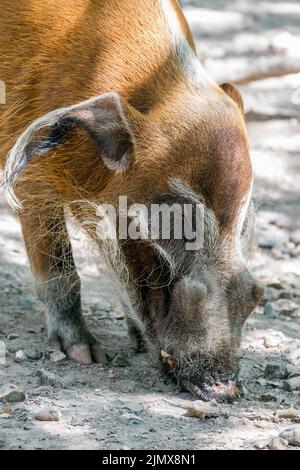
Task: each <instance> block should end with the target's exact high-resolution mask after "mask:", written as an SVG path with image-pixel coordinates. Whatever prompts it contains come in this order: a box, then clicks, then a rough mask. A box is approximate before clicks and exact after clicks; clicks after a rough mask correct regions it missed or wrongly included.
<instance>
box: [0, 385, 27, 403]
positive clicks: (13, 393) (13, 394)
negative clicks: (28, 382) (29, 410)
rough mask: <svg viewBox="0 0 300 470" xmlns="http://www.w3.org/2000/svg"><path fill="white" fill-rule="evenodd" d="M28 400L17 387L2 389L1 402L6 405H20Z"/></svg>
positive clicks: (0, 391) (4, 387)
mask: <svg viewBox="0 0 300 470" xmlns="http://www.w3.org/2000/svg"><path fill="white" fill-rule="evenodd" d="M24 400H26V395H25V393H24V392H22V390H20V389H19V388H18V387H16V386H15V385H11V384H9V385H4V386H3V387H1V388H0V401H2V402H4V403H20V402H22V401H24Z"/></svg>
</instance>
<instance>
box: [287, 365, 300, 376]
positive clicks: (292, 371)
mask: <svg viewBox="0 0 300 470" xmlns="http://www.w3.org/2000/svg"><path fill="white" fill-rule="evenodd" d="M287 371H288V376H289V379H292V378H293V377H300V369H299V367H295V366H292V365H288V367H287Z"/></svg>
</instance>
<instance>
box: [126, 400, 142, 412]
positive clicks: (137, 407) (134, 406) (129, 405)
mask: <svg viewBox="0 0 300 470" xmlns="http://www.w3.org/2000/svg"><path fill="white" fill-rule="evenodd" d="M124 408H126V409H127V410H129V411H131V412H132V413H141V412H142V411H144V406H143V405H142V404H141V403H138V402H136V401H128V402H126V403H124Z"/></svg>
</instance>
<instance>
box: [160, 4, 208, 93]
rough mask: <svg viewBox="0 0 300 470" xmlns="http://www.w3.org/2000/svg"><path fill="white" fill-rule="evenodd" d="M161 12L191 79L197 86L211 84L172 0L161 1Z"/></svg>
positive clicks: (183, 65)
mask: <svg viewBox="0 0 300 470" xmlns="http://www.w3.org/2000/svg"><path fill="white" fill-rule="evenodd" d="M160 6H161V10H162V12H163V14H164V17H165V20H166V23H167V27H168V28H169V30H170V35H171V43H172V44H173V47H174V50H175V51H176V54H177V57H178V59H179V61H180V63H181V65H182V68H183V70H184V71H185V72H186V74H187V76H188V77H189V79H190V80H191V81H192V82H193V83H194V84H196V85H198V86H199V85H201V84H202V85H203V83H209V82H210V83H211V82H212V79H211V78H210V77H209V76H208V75H207V73H206V72H205V70H204V68H203V67H202V65H201V63H200V61H199V60H198V58H197V56H196V55H195V52H194V51H193V49H192V48H191V46H190V44H189V42H188V40H187V39H186V37H185V35H184V32H183V31H182V28H181V24H180V21H179V19H178V16H177V12H176V11H175V9H174V7H173V5H172V4H171V0H160Z"/></svg>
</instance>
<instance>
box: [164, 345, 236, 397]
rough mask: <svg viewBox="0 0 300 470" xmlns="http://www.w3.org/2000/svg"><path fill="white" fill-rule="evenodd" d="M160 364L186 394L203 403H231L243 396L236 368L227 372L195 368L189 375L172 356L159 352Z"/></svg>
mask: <svg viewBox="0 0 300 470" xmlns="http://www.w3.org/2000/svg"><path fill="white" fill-rule="evenodd" d="M161 362H162V364H163V367H164V369H165V371H166V372H167V373H168V375H171V377H173V378H174V379H176V381H177V382H178V383H179V384H180V385H181V386H182V387H183V388H184V389H185V390H187V391H188V392H190V393H191V394H192V395H194V397H195V398H197V399H198V400H203V401H211V400H217V401H227V402H229V401H233V400H235V399H237V398H240V397H242V396H243V394H244V392H243V386H242V385H241V383H240V382H239V381H238V373H239V371H238V367H234V368H233V369H231V370H228V371H227V372H209V371H208V370H207V369H206V368H204V367H203V368H201V366H200V367H199V366H198V368H197V373H196V374H195V373H194V374H193V375H191V374H190V372H191V371H189V370H188V369H187V368H184V369H182V366H183V364H181V365H180V363H178V361H177V360H176V358H175V357H174V356H173V355H170V354H168V353H167V352H165V351H161Z"/></svg>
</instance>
